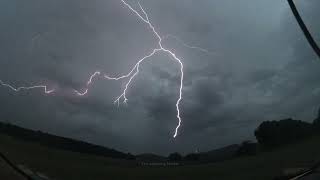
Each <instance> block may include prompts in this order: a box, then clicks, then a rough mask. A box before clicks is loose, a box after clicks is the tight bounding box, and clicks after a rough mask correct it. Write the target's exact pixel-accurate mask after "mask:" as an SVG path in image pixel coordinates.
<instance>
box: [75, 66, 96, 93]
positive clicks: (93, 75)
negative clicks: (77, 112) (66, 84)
mask: <svg viewBox="0 0 320 180" xmlns="http://www.w3.org/2000/svg"><path fill="white" fill-rule="evenodd" d="M100 74H101V72H100V71H96V72H94V73H93V74H92V75H91V76H90V78H89V80H88V81H87V83H86V88H85V89H84V90H83V91H79V90H74V92H75V93H76V94H77V95H78V96H84V95H86V94H88V91H89V87H90V85H91V84H92V82H93V79H94V78H95V77H96V76H99V75H100Z"/></svg>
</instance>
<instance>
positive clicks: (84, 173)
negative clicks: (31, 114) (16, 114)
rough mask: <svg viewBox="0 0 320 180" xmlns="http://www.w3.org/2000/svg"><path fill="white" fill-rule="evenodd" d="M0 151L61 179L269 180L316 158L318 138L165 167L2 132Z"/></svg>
mask: <svg viewBox="0 0 320 180" xmlns="http://www.w3.org/2000/svg"><path fill="white" fill-rule="evenodd" d="M0 150H1V152H2V153H4V154H5V155H6V156H7V157H9V158H10V159H11V160H12V161H13V162H14V163H16V164H23V165H25V166H27V167H29V168H30V169H32V170H33V171H39V172H41V173H43V174H45V175H47V176H49V177H50V178H52V179H61V180H106V179H112V180H117V179H130V180H132V179H139V180H143V179H148V180H150V179H152V180H153V179H159V180H160V179H161V180H167V179H184V180H185V179H200V180H206V179H208V180H209V179H210V180H212V179H213V180H239V179H240V180H251V179H252V180H271V179H273V177H275V176H276V175H279V174H281V172H282V170H283V169H284V168H290V167H299V166H304V165H305V164H311V163H312V162H315V161H318V160H320V137H313V138H310V139H308V140H305V141H304V142H301V143H299V144H292V145H289V146H286V147H283V148H280V149H278V150H277V151H273V152H265V153H260V154H258V155H256V156H251V157H242V158H237V159H233V160H228V161H224V162H221V163H215V164H203V165H188V166H168V167H148V166H138V165H136V163H135V162H132V161H125V160H115V159H110V158H104V157H98V156H92V155H87V154H80V153H75V152H68V151H61V150H56V149H50V148H47V147H44V146H41V145H38V144H34V143H29V142H23V141H20V140H17V139H14V138H12V137H9V136H4V135H0ZM0 167H2V164H1V161H0ZM5 176H10V172H9V171H8V170H6V169H5V168H2V169H1V170H0V179H6V178H4V177H5ZM12 176H13V175H12Z"/></svg>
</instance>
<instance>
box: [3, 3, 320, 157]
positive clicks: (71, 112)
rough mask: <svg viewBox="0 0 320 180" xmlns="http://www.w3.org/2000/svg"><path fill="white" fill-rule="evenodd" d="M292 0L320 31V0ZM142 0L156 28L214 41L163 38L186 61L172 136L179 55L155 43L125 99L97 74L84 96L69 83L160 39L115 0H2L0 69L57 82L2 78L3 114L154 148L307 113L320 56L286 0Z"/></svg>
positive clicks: (125, 65)
mask: <svg viewBox="0 0 320 180" xmlns="http://www.w3.org/2000/svg"><path fill="white" fill-rule="evenodd" d="M128 2H129V3H131V4H132V5H133V6H134V7H138V6H137V4H136V1H128ZM297 3H298V4H297V5H298V7H299V9H300V10H301V12H302V15H303V17H304V19H305V21H306V23H307V25H308V26H309V27H310V28H311V32H312V33H313V34H314V36H315V37H316V39H317V40H318V41H319V37H320V35H319V33H317V32H318V30H319V29H320V24H319V21H318V20H317V18H316V17H318V14H319V13H318V12H319V11H318V9H317V8H316V7H319V6H317V5H318V4H319V2H317V1H316V0H312V1H308V2H297ZM141 4H142V5H143V7H144V8H145V10H146V11H147V12H148V13H149V18H150V19H151V21H152V22H153V23H154V25H155V27H156V29H157V30H158V31H159V32H160V34H161V35H162V36H164V35H166V34H173V35H176V36H178V37H179V38H180V39H182V40H183V41H184V42H186V43H188V44H191V45H196V46H200V47H203V48H206V49H207V50H209V51H210V53H203V52H201V51H198V50H196V49H189V48H187V47H185V46H183V44H181V43H180V42H178V41H176V40H175V39H165V40H164V42H163V43H164V45H165V46H166V47H168V48H170V49H174V51H175V53H176V54H177V55H178V56H179V57H180V58H181V59H183V62H184V67H185V81H184V85H185V86H184V91H183V93H184V94H183V95H184V96H183V97H184V99H183V101H182V104H181V111H182V117H183V124H182V127H181V130H180V133H179V136H178V138H177V139H172V135H173V130H174V128H175V126H176V125H177V119H176V112H175V103H176V100H177V96H178V89H179V75H180V74H179V66H178V64H177V63H176V62H175V61H173V60H172V59H171V58H170V57H168V56H167V55H165V54H163V53H159V54H157V55H155V56H154V57H153V58H150V59H148V61H146V62H145V63H144V64H142V65H141V67H140V71H141V72H140V74H139V75H138V76H137V77H136V79H135V80H134V83H133V84H131V86H130V88H129V91H128V98H129V102H128V105H121V106H120V107H119V108H118V107H117V106H116V105H114V104H113V101H114V98H115V97H117V96H118V95H120V93H121V92H120V90H121V88H123V85H124V83H125V82H112V81H105V80H103V79H97V80H96V81H95V82H96V83H95V84H94V85H93V86H92V88H91V89H90V94H89V95H88V96H87V97H84V98H77V97H74V96H72V95H71V93H70V92H72V90H73V89H74V88H76V89H81V88H82V87H83V86H84V84H85V83H86V82H85V81H86V80H87V78H88V77H89V75H90V73H92V72H94V71H96V70H100V71H103V72H106V73H108V75H115V74H119V73H126V72H128V71H130V68H131V67H132V66H133V65H134V64H135V63H136V62H137V60H138V59H139V58H141V57H142V56H143V55H145V54H147V53H149V52H150V51H151V50H152V48H154V47H156V45H157V44H156V41H155V40H156V38H155V37H154V36H153V35H152V33H151V31H150V29H148V27H147V26H146V25H145V24H143V23H142V22H141V21H139V20H138V19H137V18H136V17H135V16H134V14H132V13H131V12H130V11H128V9H126V8H125V7H124V6H123V5H122V4H121V2H120V1H118V0H112V1H98V0H95V1H85V0H81V1H79V0H70V1H67V2H66V1H49V0H45V1H43V0H42V1H40V0H30V1H26V2H20V1H19V2H18V1H12V0H3V1H1V2H0V9H1V13H2V15H1V16H0V22H1V23H0V29H1V30H0V42H1V43H0V47H1V51H0V56H1V61H0V79H2V80H3V81H5V82H10V83H13V84H15V85H17V86H19V85H32V84H36V83H38V82H41V83H47V84H48V85H49V86H50V87H54V88H57V89H58V90H59V92H60V93H57V94H54V95H53V96H47V95H43V94H42V93H41V92H40V91H39V90H32V91H29V92H21V93H13V92H11V91H9V90H8V89H6V88H3V87H2V88H0V99H1V102H2V105H1V109H2V110H1V112H0V118H1V119H2V120H3V121H9V122H12V123H16V124H19V125H22V126H26V127H29V128H33V129H40V130H43V131H48V132H51V133H56V134H59V135H63V136H68V137H74V138H78V139H84V140H86V141H90V142H94V143H99V144H103V145H106V146H108V147H112V148H117V149H120V150H123V151H131V152H134V153H140V152H156V153H162V154H166V153H169V152H172V151H181V152H190V151H193V150H195V149H200V150H203V151H204V150H210V149H212V148H215V147H219V146H222V145H227V144H230V143H238V142H239V141H242V140H245V139H252V138H253V131H254V129H255V128H256V127H257V125H258V124H259V123H261V122H262V121H264V120H271V119H281V118H286V117H294V118H298V119H302V120H307V121H311V120H312V119H313V118H314V116H315V112H316V107H318V106H319V103H320V102H319V101H318V99H319V96H320V88H319V87H320V82H319V80H318V77H319V73H320V71H319V69H320V63H319V62H318V61H317V59H316V56H315V55H314V54H313V52H312V50H311V48H310V47H309V45H308V44H307V42H306V40H305V39H304V37H303V36H302V33H301V32H300V29H299V28H298V26H297V24H296V22H295V20H294V18H293V16H292V15H291V12H290V10H289V7H288V5H287V4H286V2H285V1H281V2H280V1H277V0H272V1H254V2H253V1H249V0H245V1H241V2H240V1H239V2H238V1H237V2H235V1H233V0H225V1H212V0H203V1H199V2H197V3H195V1H192V0H183V1H182V0H175V1H172V0H166V1H161V2H160V1H157V0H153V1H149V0H148V1H147V0H145V1H141ZM164 12H165V13H164ZM17 112H19V113H17Z"/></svg>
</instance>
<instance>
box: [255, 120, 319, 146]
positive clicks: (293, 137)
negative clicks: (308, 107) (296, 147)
mask: <svg viewBox="0 0 320 180" xmlns="http://www.w3.org/2000/svg"><path fill="white" fill-rule="evenodd" d="M313 133H314V126H313V125H312V124H310V123H307V122H303V121H299V120H293V119H284V120H280V121H266V122H263V123H262V124H260V126H259V127H258V128H257V130H256V131H255V136H256V138H257V141H258V142H259V144H261V145H263V146H266V147H274V146H279V145H282V144H286V143H291V142H295V141H297V140H299V139H302V138H305V137H308V136H310V135H312V134H313Z"/></svg>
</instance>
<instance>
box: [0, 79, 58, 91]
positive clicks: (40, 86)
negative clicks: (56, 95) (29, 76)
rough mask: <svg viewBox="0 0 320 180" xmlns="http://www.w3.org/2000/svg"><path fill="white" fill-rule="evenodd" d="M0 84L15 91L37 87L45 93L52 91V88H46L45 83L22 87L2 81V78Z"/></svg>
mask: <svg viewBox="0 0 320 180" xmlns="http://www.w3.org/2000/svg"><path fill="white" fill-rule="evenodd" d="M0 85H1V86H5V87H7V88H9V89H11V90H13V91H15V92H19V91H21V90H31V89H39V88H40V89H43V90H44V93H46V94H50V93H52V92H54V89H51V90H48V88H47V86H45V85H37V86H30V87H23V86H22V87H13V86H12V85H10V84H6V83H4V82H3V81H2V80H0Z"/></svg>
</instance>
